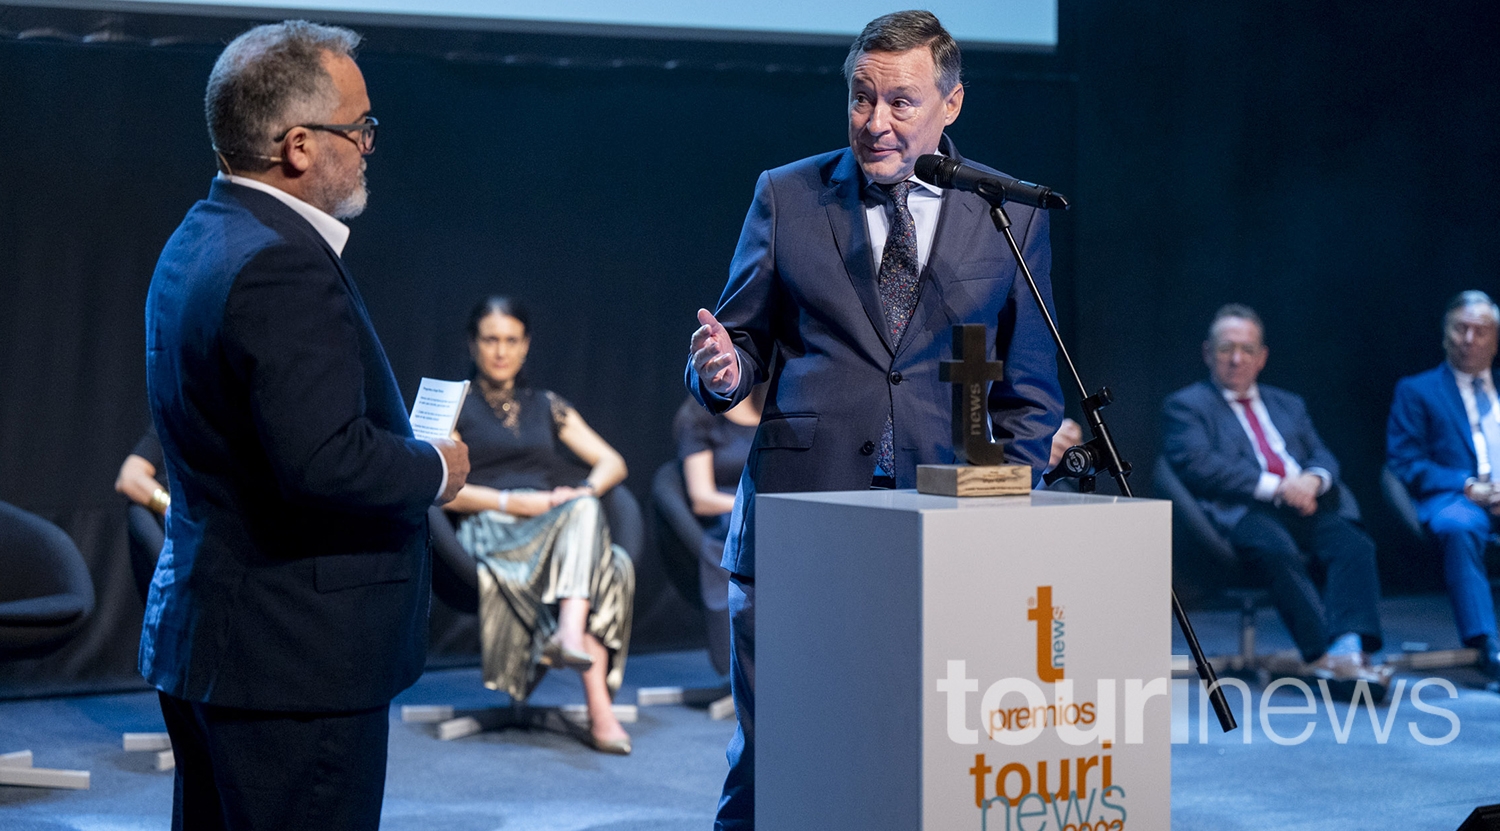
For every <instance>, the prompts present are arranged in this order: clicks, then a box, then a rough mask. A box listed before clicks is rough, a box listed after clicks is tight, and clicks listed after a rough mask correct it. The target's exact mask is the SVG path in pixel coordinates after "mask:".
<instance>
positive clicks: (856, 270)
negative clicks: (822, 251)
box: [823, 150, 894, 352]
mask: <svg viewBox="0 0 1500 831" xmlns="http://www.w3.org/2000/svg"><path fill="white" fill-rule="evenodd" d="M859 187H860V177H859V165H858V164H857V163H856V162H855V161H854V153H853V151H850V150H845V151H844V154H843V157H842V159H841V160H840V161H839V164H838V166H837V167H836V168H834V170H833V175H832V176H831V177H830V178H829V182H828V190H827V191H826V192H825V193H824V196H823V202H824V206H825V208H826V210H827V211H828V224H829V226H830V227H831V228H832V230H833V242H834V245H836V246H838V249H839V257H840V258H841V259H842V260H843V261H844V271H845V272H847V273H848V275H849V281H850V282H851V283H853V285H854V293H855V294H857V295H859V303H860V305H861V306H863V307H864V309H865V316H866V317H868V318H869V319H870V325H871V326H873V327H875V332H876V333H877V334H878V335H879V336H880V342H881V343H882V344H884V345H885V349H886V351H887V352H893V351H894V350H892V349H891V334H890V331H889V327H888V326H887V325H886V322H885V307H883V306H882V305H881V304H880V291H879V289H877V288H876V285H875V277H876V274H875V268H876V266H875V255H874V253H873V251H872V250H871V247H870V232H869V230H868V229H867V228H866V227H865V214H864V212H865V206H864V202H863V200H861V199H860V193H859Z"/></svg>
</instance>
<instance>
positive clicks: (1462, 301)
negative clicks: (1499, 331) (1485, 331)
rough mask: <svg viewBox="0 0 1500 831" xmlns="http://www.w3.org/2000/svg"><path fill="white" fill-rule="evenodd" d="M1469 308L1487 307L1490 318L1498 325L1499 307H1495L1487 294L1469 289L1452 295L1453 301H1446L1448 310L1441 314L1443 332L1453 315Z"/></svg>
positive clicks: (1499, 319)
mask: <svg viewBox="0 0 1500 831" xmlns="http://www.w3.org/2000/svg"><path fill="white" fill-rule="evenodd" d="M1470 306H1488V307H1489V310H1490V317H1491V318H1492V319H1494V321H1495V322H1496V323H1500V306H1497V305H1495V301H1494V300H1492V299H1491V298H1490V296H1489V295H1488V294H1485V293H1484V292H1482V291H1480V290H1478V289H1469V290H1468V291H1461V292H1459V293H1458V294H1455V295H1453V299H1452V300H1449V301H1448V308H1447V310H1446V311H1444V312H1443V331H1445V332H1446V331H1447V330H1448V324H1450V323H1452V322H1453V318H1454V316H1455V315H1457V314H1458V313H1459V312H1461V311H1463V310H1464V309H1467V308H1468V307H1470Z"/></svg>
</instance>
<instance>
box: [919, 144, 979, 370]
mask: <svg viewBox="0 0 1500 831" xmlns="http://www.w3.org/2000/svg"><path fill="white" fill-rule="evenodd" d="M938 149H939V150H940V151H942V152H943V153H944V154H945V155H947V156H949V157H950V158H953V159H956V160H958V161H963V158H964V157H963V156H962V155H960V154H959V152H958V148H956V147H954V146H953V141H952V140H951V139H949V138H948V135H947V134H946V133H945V134H943V137H942V139H941V140H939V142H938ZM977 218H982V219H986V220H987V219H988V215H982V216H981V215H979V213H978V211H976V210H975V208H974V205H973V203H972V200H966V199H964V198H962V197H961V196H960V195H959V193H958V191H955V190H945V191H943V197H942V202H941V203H940V207H939V208H938V221H937V228H935V229H933V234H932V248H931V249H930V250H929V251H928V252H927V263H926V264H925V265H924V266H923V267H922V276H921V279H920V280H918V281H917V304H916V306H915V307H914V308H913V309H912V312H911V322H910V323H909V324H907V327H906V331H907V332H908V333H912V332H917V331H921V332H937V331H938V329H941V330H942V335H943V336H946V334H947V329H946V328H943V327H937V328H934V327H931V326H928V325H927V318H929V317H931V316H932V315H934V314H936V313H937V311H938V310H940V309H941V308H943V307H944V306H945V305H946V302H947V301H946V296H947V293H948V286H949V282H950V281H951V280H952V278H953V275H954V274H956V273H958V266H957V263H955V262H952V261H951V260H950V257H949V255H950V254H952V255H954V256H956V257H957V258H958V259H962V258H963V257H965V256H967V255H968V254H969V252H970V251H971V250H972V248H973V245H972V244H971V240H972V238H973V236H974V233H975V231H976V230H977V229H979V228H981V227H982V224H981V223H976V221H975V220H976V219H977ZM990 337H994V333H991V334H990ZM915 340H917V339H916V338H911V337H903V338H902V339H901V345H900V346H899V347H897V350H896V351H897V354H900V353H902V352H905V351H906V349H907V347H908V346H910V345H911V344H912V343H913V342H914V341H915Z"/></svg>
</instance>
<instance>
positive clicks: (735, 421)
mask: <svg viewBox="0 0 1500 831" xmlns="http://www.w3.org/2000/svg"><path fill="white" fill-rule="evenodd" d="M765 397H766V388H765V384H760V385H757V386H755V387H754V388H752V389H751V390H750V395H749V396H747V397H746V398H745V400H744V401H741V402H740V403H738V404H736V405H734V407H732V408H731V409H730V410H729V411H728V412H725V413H723V414H722V415H714V414H712V413H710V412H708V411H707V410H705V409H703V405H701V404H699V403H698V402H697V401H694V400H693V399H691V398H689V399H687V400H686V401H684V402H682V406H681V407H678V408H677V416H676V417H675V418H674V419H673V421H672V436H673V438H674V439H675V440H676V442H677V458H678V460H679V461H681V462H682V481H683V484H684V485H685V486H686V490H687V496H688V504H689V506H690V507H691V508H692V509H693V513H694V514H696V515H697V516H698V518H699V522H700V523H701V524H702V525H703V526H704V528H703V539H702V541H701V543H700V544H699V546H698V550H697V552H696V553H697V554H698V588H699V589H700V590H701V592H702V594H703V608H704V611H705V612H706V614H705V617H706V618H707V623H708V655H709V658H710V659H711V660H712V661H713V665H714V669H716V670H718V672H719V674H720V675H724V674H727V673H728V672H729V652H730V645H729V572H727V571H725V570H724V569H723V567H721V566H720V565H719V560H720V559H721V558H722V557H723V556H724V541H725V539H727V538H728V536H729V517H730V512H731V511H733V510H734V494H735V491H736V490H738V489H739V485H740V472H741V471H743V470H744V468H745V460H746V459H748V458H749V456H750V445H751V443H752V442H753V441H754V440H755V430H756V428H757V427H759V425H760V411H761V407H762V406H763V404H764V402H765Z"/></svg>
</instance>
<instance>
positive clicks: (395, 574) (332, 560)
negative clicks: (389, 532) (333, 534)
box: [313, 551, 412, 592]
mask: <svg viewBox="0 0 1500 831" xmlns="http://www.w3.org/2000/svg"><path fill="white" fill-rule="evenodd" d="M313 569H314V584H315V585H316V586H317V589H318V591H320V592H336V591H341V590H343V589H352V588H354V587H355V586H373V585H375V584H377V583H402V582H405V581H407V580H410V579H411V572H412V555H411V554H410V553H408V552H405V551H388V552H382V553H379V554H325V555H323V556H321V557H317V558H316V559H314V561H313Z"/></svg>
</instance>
